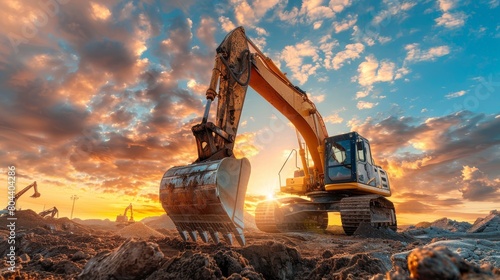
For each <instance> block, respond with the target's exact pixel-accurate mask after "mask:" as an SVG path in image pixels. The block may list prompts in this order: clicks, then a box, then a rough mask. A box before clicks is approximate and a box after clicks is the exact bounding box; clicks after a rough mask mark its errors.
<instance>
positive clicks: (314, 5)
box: [275, 0, 351, 29]
mask: <svg viewBox="0 0 500 280" xmlns="http://www.w3.org/2000/svg"><path fill="white" fill-rule="evenodd" d="M322 2H323V1H321V0H320V1H318V0H305V1H303V2H302V5H301V6H300V9H299V8H298V7H292V8H291V9H290V10H286V8H287V4H288V2H287V1H282V2H280V3H279V4H278V5H277V8H276V12H275V13H276V15H277V17H278V18H279V19H280V20H282V21H286V22H288V23H291V24H297V23H302V24H303V23H306V24H310V23H313V27H314V29H318V28H319V27H320V26H321V25H322V23H323V20H327V19H332V18H334V17H335V15H336V14H337V13H340V12H342V11H343V10H344V8H345V7H347V6H350V5H351V0H331V1H330V2H329V4H328V5H327V6H323V5H322Z"/></svg>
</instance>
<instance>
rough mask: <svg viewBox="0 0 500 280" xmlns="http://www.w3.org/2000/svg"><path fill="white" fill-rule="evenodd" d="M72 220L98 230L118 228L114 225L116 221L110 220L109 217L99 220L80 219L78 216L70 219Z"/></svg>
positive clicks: (114, 229)
mask: <svg viewBox="0 0 500 280" xmlns="http://www.w3.org/2000/svg"><path fill="white" fill-rule="evenodd" d="M72 221H73V222H75V223H77V224H80V225H84V226H87V227H91V228H93V229H100V230H108V231H116V230H118V228H117V227H116V223H115V222H112V221H110V220H109V219H105V220H101V219H87V220H82V219H79V218H74V219H73V220H72Z"/></svg>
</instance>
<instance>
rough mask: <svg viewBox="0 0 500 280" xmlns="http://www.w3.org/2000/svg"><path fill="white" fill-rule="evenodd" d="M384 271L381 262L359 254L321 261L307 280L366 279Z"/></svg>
mask: <svg viewBox="0 0 500 280" xmlns="http://www.w3.org/2000/svg"><path fill="white" fill-rule="evenodd" d="M386 271H387V269H386V268H385V265H384V264H383V263H382V261H381V260H379V259H376V258H373V257H371V256H369V255H367V254H363V253H361V254H355V255H349V256H341V257H331V258H329V259H326V260H323V261H321V262H320V263H318V264H317V266H316V268H315V269H314V270H313V271H312V272H311V273H310V274H309V276H308V277H307V279H368V278H369V277H370V276H371V275H374V274H378V273H385V272H386Z"/></svg>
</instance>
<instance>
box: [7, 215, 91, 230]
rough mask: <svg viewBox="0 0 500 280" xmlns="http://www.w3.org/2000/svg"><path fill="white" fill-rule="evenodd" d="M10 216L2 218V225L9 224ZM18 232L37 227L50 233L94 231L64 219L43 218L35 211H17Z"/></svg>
mask: <svg viewBox="0 0 500 280" xmlns="http://www.w3.org/2000/svg"><path fill="white" fill-rule="evenodd" d="M8 217H10V216H4V217H0V224H2V225H3V224H7V218H8ZM15 217H16V218H17V220H16V230H18V231H22V230H29V229H34V228H37V227H40V228H45V229H48V230H50V231H56V230H59V231H71V232H81V233H87V232H91V231H92V230H91V229H89V228H88V227H86V226H83V225H80V224H77V223H75V222H73V221H71V220H70V219H68V218H66V217H63V218H58V219H57V218H51V217H47V218H42V216H40V215H38V214H37V213H35V212H34V211H33V210H30V209H28V210H19V211H16V215H15Z"/></svg>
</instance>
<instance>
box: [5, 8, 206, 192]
mask: <svg viewBox="0 0 500 280" xmlns="http://www.w3.org/2000/svg"><path fill="white" fill-rule="evenodd" d="M187 2H189V1H186V3H187ZM37 3H38V2H37ZM37 3H35V2H33V3H32V2H26V3H24V2H20V1H17V2H16V1H10V2H9V5H8V6H9V7H11V8H12V9H14V10H11V8H5V9H3V12H5V11H9V12H11V13H12V14H13V15H24V14H26V15H27V14H29V11H30V10H31V11H34V10H36V9H39V6H37V5H38V4H37ZM96 3H98V2H92V3H89V2H78V1H77V2H68V3H67V4H64V5H63V4H61V5H59V6H58V8H59V11H58V12H54V14H53V15H51V16H50V17H49V20H48V21H47V23H46V24H45V25H44V26H43V28H39V29H38V31H37V34H36V36H34V37H33V38H32V39H30V40H28V41H26V42H23V43H22V44H20V45H19V46H18V49H17V51H18V54H17V55H12V54H14V52H15V50H14V49H13V48H11V49H7V50H6V51H5V52H4V51H0V56H2V57H1V58H0V61H2V63H3V64H2V65H3V66H4V68H3V69H2V77H0V80H1V81H2V96H1V99H2V102H0V127H1V128H2V132H3V133H2V135H0V151H6V150H9V153H4V152H0V154H2V158H3V159H4V160H5V161H6V162H12V163H14V162H15V163H16V165H19V166H23V178H25V179H27V180H35V179H36V180H37V181H38V182H39V183H40V184H47V183H48V182H57V184H60V185H64V186H78V187H75V188H78V189H81V190H86V189H91V190H93V191H94V192H96V193H103V192H104V193H112V194H113V195H114V196H115V197H120V196H126V197H129V196H131V195H133V194H138V193H139V190H140V189H142V188H145V186H149V185H156V184H157V183H150V182H155V181H156V182H157V181H158V180H159V177H158V172H160V173H161V172H162V171H163V170H165V169H166V168H169V167H170V166H174V165H182V164H186V163H189V162H192V161H194V160H195V159H196V150H195V149H194V148H193V147H194V137H193V136H192V132H191V126H193V125H194V124H196V123H198V122H199V120H200V114H201V113H202V111H203V102H202V100H203V97H202V95H203V93H204V91H202V92H201V94H200V93H198V92H196V89H198V88H199V87H201V86H202V85H203V84H208V81H209V78H210V74H211V69H212V67H213V65H212V64H213V46H214V44H215V40H214V31H215V29H214V25H215V22H214V20H213V19H211V18H210V17H204V18H203V19H201V21H200V24H199V25H197V30H196V32H194V34H193V27H192V22H191V21H190V20H189V19H188V18H186V17H185V16H179V17H176V18H169V19H165V18H160V16H159V14H158V13H157V12H159V11H160V10H161V9H162V7H161V6H160V7H159V10H158V11H157V10H155V9H151V10H149V9H147V8H145V7H144V6H141V5H138V6H133V5H132V6H131V5H128V4H127V5H124V6H125V7H124V9H123V11H122V12H121V13H113V11H114V10H116V9H117V6H114V4H112V3H113V2H112V1H111V2H106V3H104V4H103V3H98V4H96ZM20 4H22V5H20ZM116 5H118V4H116ZM167 8H171V7H167ZM16 9H17V10H16ZM107 11H108V12H109V14H108V12H107ZM15 18H18V19H19V18H20V19H23V18H22V16H21V17H15ZM0 21H1V22H2V24H1V25H0V30H1V31H2V32H3V33H7V32H18V30H20V28H21V27H22V26H19V23H17V27H16V24H15V22H11V21H10V19H7V18H5V17H4V18H3V19H0ZM17 28H19V29H17ZM160 30H161V34H162V36H161V37H160V36H158V35H159V34H160ZM19 32H21V31H19ZM19 34H21V33H19ZM154 36H158V38H162V41H161V42H158V40H149V39H150V38H152V37H154ZM195 39H196V42H201V43H202V44H201V46H195V45H194V44H195V43H194V42H195ZM198 44H199V43H198ZM2 50H3V49H2ZM144 53H147V55H145V56H144V57H142V55H143V54H144ZM178 81H188V87H187V89H186V88H183V87H182V86H183V85H182V84H181V85H179V84H178ZM40 104H43V105H40ZM7 107H8V110H7ZM14 116H22V117H16V118H14ZM166 155H168V156H166ZM138 161H140V162H141V164H140V165H138V164H137V162H138ZM35 163H36V164H35ZM160 176H161V175H160ZM54 184H55V183H54ZM144 195H146V193H145V194H144ZM144 199H150V198H148V197H144Z"/></svg>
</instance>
